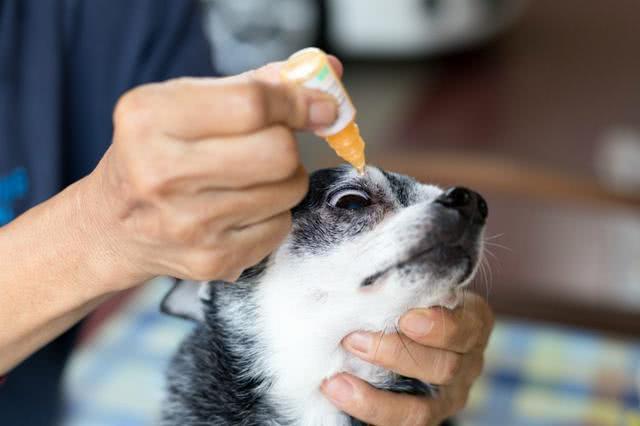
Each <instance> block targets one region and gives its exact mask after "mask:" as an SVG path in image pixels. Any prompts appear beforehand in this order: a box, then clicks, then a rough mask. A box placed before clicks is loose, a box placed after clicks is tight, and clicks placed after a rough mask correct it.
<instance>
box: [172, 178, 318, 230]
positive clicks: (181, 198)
mask: <svg viewBox="0 0 640 426" xmlns="http://www.w3.org/2000/svg"><path fill="white" fill-rule="evenodd" d="M308 181H309V178H308V175H307V172H306V171H305V169H304V168H303V167H302V166H300V167H299V168H298V171H297V172H296V174H295V175H293V176H292V177H291V178H289V179H287V180H285V181H282V182H277V183H269V184H265V185H259V186H254V187H249V188H246V189H242V190H219V189H216V190H208V191H200V192H198V193H196V194H192V193H186V194H185V193H176V195H172V196H169V197H168V200H169V202H168V203H167V205H168V206H170V208H169V209H168V211H167V213H166V214H167V222H169V221H170V220H173V221H179V220H181V219H184V221H185V225H186V226H188V224H189V223H191V224H193V225H194V226H195V227H198V226H200V228H201V231H200V232H203V231H204V230H206V229H208V230H209V231H213V230H225V229H230V228H235V229H241V228H244V227H247V226H249V225H253V224H256V223H259V222H262V221H264V220H266V219H269V218H271V217H273V216H277V215H279V214H281V213H284V212H288V211H289V210H290V209H291V208H293V207H294V206H295V205H297V204H298V203H299V202H300V201H301V200H302V199H303V198H304V196H305V194H306V192H307V189H308ZM202 228H205V229H204V230H203V229H202Z"/></svg>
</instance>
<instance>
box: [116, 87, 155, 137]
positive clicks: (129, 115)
mask: <svg viewBox="0 0 640 426" xmlns="http://www.w3.org/2000/svg"><path fill="white" fill-rule="evenodd" d="M152 119H153V108H152V103H151V102H149V96H148V88H147V87H146V86H141V87H137V88H134V89H131V90H129V91H128V92H126V93H125V94H124V95H122V96H121V97H120V99H118V102H117V103H116V106H115V108H114V110H113V123H114V128H115V130H116V132H117V133H118V134H122V133H124V134H133V135H139V134H140V133H141V132H144V131H146V130H148V129H150V128H152Z"/></svg>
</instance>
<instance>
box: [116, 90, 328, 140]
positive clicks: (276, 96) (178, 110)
mask: <svg viewBox="0 0 640 426" xmlns="http://www.w3.org/2000/svg"><path fill="white" fill-rule="evenodd" d="M336 115H337V105H336V102H335V99H334V98H333V97H331V96H330V95H328V94H324V93H322V92H318V91H316V90H311V89H306V88H303V87H299V86H295V85H287V84H270V83H265V82H263V81H259V80H257V79H247V78H235V79H234V78H230V79H212V78H181V79H177V80H170V81H167V82H164V83H156V84H150V85H145V86H141V87H139V88H137V89H133V90H132V91H130V92H127V93H126V94H125V95H124V96H123V97H122V98H121V99H120V101H119V102H118V105H117V107H116V110H115V112H114V121H115V123H116V126H115V127H116V129H117V130H118V131H125V132H127V131H128V133H130V134H131V133H133V134H138V135H145V134H148V133H150V132H152V131H158V130H159V131H161V132H162V133H163V134H164V135H167V136H169V137H172V138H175V139H180V140H194V139H200V138H203V137H211V136H217V135H233V134H239V133H240V134H242V133H251V132H254V131H257V130H259V129H262V128H265V127H268V126H270V125H273V124H284V125H286V126H288V127H291V128H295V129H303V128H307V129H315V128H318V127H322V126H326V125H330V124H331V123H333V121H335V118H336Z"/></svg>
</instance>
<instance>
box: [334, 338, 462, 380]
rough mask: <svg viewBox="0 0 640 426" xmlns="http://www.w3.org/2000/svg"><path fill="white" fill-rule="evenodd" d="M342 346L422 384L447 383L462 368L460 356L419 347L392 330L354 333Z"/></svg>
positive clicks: (440, 350) (371, 361) (366, 359)
mask: <svg viewBox="0 0 640 426" xmlns="http://www.w3.org/2000/svg"><path fill="white" fill-rule="evenodd" d="M343 345H344V346H345V348H346V349H347V350H349V351H350V352H352V353H353V354H354V355H356V356H358V357H359V358H362V359H363V360H365V361H368V362H370V363H372V364H376V365H379V366H381V367H384V368H386V369H387V370H392V371H395V372H396V373H398V374H401V375H403V376H407V377H412V378H414V379H418V380H421V381H423V382H425V383H432V384H436V385H444V384H449V383H451V382H452V381H453V380H454V379H455V378H456V377H457V376H458V374H459V373H460V372H461V368H462V355H460V354H458V353H455V352H451V351H445V350H442V349H435V348H430V347H427V346H422V345H419V344H417V343H415V342H412V341H411V340H410V339H409V338H407V337H406V336H402V335H400V334H396V333H392V334H385V335H381V334H379V333H378V334H375V333H367V332H355V333H351V334H350V335H348V336H347V337H345V339H344V340H343Z"/></svg>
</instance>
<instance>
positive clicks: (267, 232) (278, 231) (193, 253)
mask: <svg viewBox="0 0 640 426" xmlns="http://www.w3.org/2000/svg"><path fill="white" fill-rule="evenodd" d="M290 228H291V214H290V213H289V212H286V213H282V214H280V215H278V216H275V217H272V218H269V219H267V220H265V221H263V222H260V223H257V224H254V225H251V226H248V227H246V228H243V229H241V230H231V231H230V232H227V233H224V234H223V235H221V234H220V233H213V234H212V235H211V236H208V237H209V238H211V239H212V241H209V242H206V243H205V244H204V245H200V246H198V248H192V247H191V246H185V247H184V248H183V249H182V250H178V251H177V254H174V255H173V256H172V258H171V259H175V260H171V263H168V264H165V265H163V266H162V267H163V268H165V269H167V270H168V271H170V274H171V275H173V276H176V277H178V278H182V279H190V280H197V281H209V280H224V281H235V280H236V279H237V278H238V277H239V276H240V273H241V272H242V271H243V270H245V269H246V268H248V267H250V266H253V265H255V264H257V263H258V262H260V261H261V260H262V259H264V258H265V257H266V256H267V255H268V254H269V253H271V252H272V251H273V250H274V249H275V248H276V247H277V246H278V245H279V244H280V243H281V242H282V240H283V239H284V238H285V237H286V236H287V234H288V233H289V229H290ZM174 253H175V251H174Z"/></svg>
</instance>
